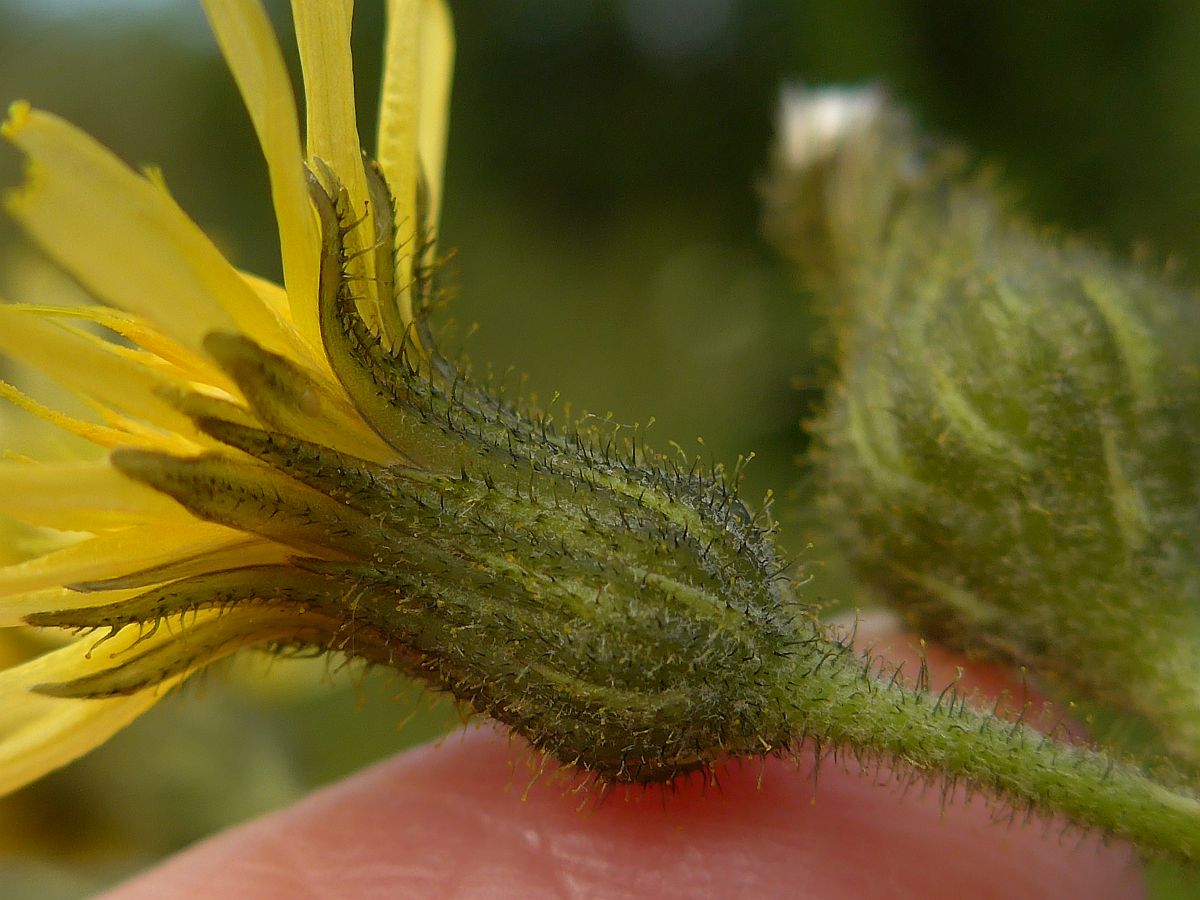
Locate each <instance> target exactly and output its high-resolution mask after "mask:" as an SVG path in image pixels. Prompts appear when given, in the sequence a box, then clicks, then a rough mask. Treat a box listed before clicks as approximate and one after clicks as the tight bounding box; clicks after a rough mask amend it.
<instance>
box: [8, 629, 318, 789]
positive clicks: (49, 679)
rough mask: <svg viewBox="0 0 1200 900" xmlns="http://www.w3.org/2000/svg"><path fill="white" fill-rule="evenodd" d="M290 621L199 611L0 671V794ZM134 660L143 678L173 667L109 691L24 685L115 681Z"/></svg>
mask: <svg viewBox="0 0 1200 900" xmlns="http://www.w3.org/2000/svg"><path fill="white" fill-rule="evenodd" d="M295 623H296V614H295V613H294V612H293V611H282V612H281V611H261V610H256V609H235V610H229V611H226V612H221V611H215V610H214V611H208V612H201V613H197V614H195V615H189V616H188V617H187V618H186V620H183V621H180V620H176V621H174V622H172V623H171V624H170V627H162V628H159V629H157V630H155V631H154V632H153V633H149V634H148V633H146V632H145V631H144V630H143V629H142V628H141V627H139V626H130V627H128V628H125V629H123V630H122V631H121V632H120V633H119V634H116V635H114V636H112V637H111V638H106V639H98V638H95V637H86V638H82V639H80V640H77V641H74V642H73V643H70V644H68V645H67V646H65V647H62V648H60V649H58V650H53V651H51V652H49V653H46V654H43V655H42V656H39V657H37V658H36V659H33V660H31V661H29V662H27V663H23V664H21V665H18V666H14V667H12V668H9V669H6V670H4V671H2V672H0V794H5V793H8V792H11V791H14V790H16V789H17V788H20V787H22V786H23V785H26V784H28V783H29V782H31V781H34V780H36V779H37V778H40V777H41V776H43V775H45V774H46V773H48V772H51V771H53V770H55V769H57V768H60V767H61V766H64V765H66V764H67V763H69V762H72V761H73V760H75V759H77V758H79V757H80V756H82V755H83V754H85V753H87V752H88V751H89V750H93V749H95V748H96V747H98V746H99V745H100V744H102V743H104V742H105V741H106V740H108V739H109V738H110V737H112V735H113V734H115V733H116V732H117V731H119V730H120V729H122V728H124V727H125V726H126V725H128V724H129V723H130V722H132V721H133V720H134V719H135V718H137V716H139V715H141V714H142V713H143V712H145V711H146V710H147V709H149V708H150V707H151V706H153V705H154V704H155V703H156V702H158V700H159V699H160V698H161V697H163V696H164V695H166V694H167V693H168V692H169V691H170V690H171V689H172V688H174V687H175V686H176V685H178V684H179V683H180V682H181V681H182V680H183V679H184V678H186V677H187V676H188V675H190V674H192V673H193V672H195V671H196V670H198V669H200V668H203V667H204V666H207V665H209V664H210V663H212V662H215V661H216V660H218V659H221V658H222V657H224V656H228V655H229V654H230V653H233V652H235V651H237V650H239V649H241V648H242V647H245V646H249V645H253V644H256V643H262V642H266V641H271V640H286V639H288V638H289V637H290V636H291V635H292V634H293V633H294V632H296V631H297V627H296V624H295ZM168 666H169V667H170V669H168V668H167V667H168ZM139 667H140V669H141V670H143V671H144V672H145V673H146V675H147V676H148V677H154V676H155V675H157V674H159V673H161V672H163V671H172V672H173V674H172V675H171V677H169V678H167V679H166V680H165V681H162V682H160V683H158V684H155V685H153V686H152V687H147V688H145V689H141V690H137V691H136V692H134V693H129V694H127V695H122V696H114V697H102V698H87V699H75V698H73V697H62V696H48V695H46V694H43V693H38V692H34V691H32V690H31V689H32V688H35V687H41V686H48V687H51V688H52V687H53V686H55V685H67V686H69V685H70V684H71V683H72V682H78V681H80V680H81V679H89V678H91V679H103V678H104V673H106V672H116V673H120V674H118V675H117V678H116V681H117V682H120V681H122V680H131V681H132V680H134V679H135V676H136V674H137V670H138V668H139ZM130 670H133V671H132V672H131V673H130V674H128V675H126V674H125V673H126V672H130ZM110 677H111V676H110ZM99 683H100V684H104V683H105V682H104V681H103V680H101V681H100V682H99Z"/></svg>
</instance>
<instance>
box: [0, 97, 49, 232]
mask: <svg viewBox="0 0 1200 900" xmlns="http://www.w3.org/2000/svg"><path fill="white" fill-rule="evenodd" d="M12 122H13V120H12V119H11V118H10V119H9V120H8V121H7V122H5V123H4V124H3V125H2V126H0V131H3V134H4V136H5V137H11V135H10V133H9V131H8V127H9V125H11V124H12ZM41 180H42V168H41V166H39V165H38V164H37V163H35V162H32V161H30V162H28V163H27V164H26V166H25V180H24V182H23V183H21V184H20V185H18V186H17V187H14V188H11V189H9V190H7V191H5V192H4V210H5V212H7V213H8V214H9V215H10V216H12V217H13V218H14V219H20V218H21V212H22V210H23V209H24V208H25V207H26V206H28V205H29V202H30V199H29V198H30V196H31V195H32V194H33V193H35V192H36V191H37V187H38V184H39V182H41Z"/></svg>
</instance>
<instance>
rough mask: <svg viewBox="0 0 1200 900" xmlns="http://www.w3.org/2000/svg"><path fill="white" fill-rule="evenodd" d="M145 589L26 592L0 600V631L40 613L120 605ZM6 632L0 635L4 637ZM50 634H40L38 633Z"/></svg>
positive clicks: (68, 589)
mask: <svg viewBox="0 0 1200 900" xmlns="http://www.w3.org/2000/svg"><path fill="white" fill-rule="evenodd" d="M142 590H144V588H126V589H125V590H113V591H86V592H85V591H73V590H71V589H70V588H65V587H53V588H47V589H45V590H41V591H27V592H26V593H24V594H18V595H17V596H15V597H5V598H4V599H3V600H2V601H0V628H12V627H15V626H21V625H24V624H25V617H26V616H29V615H32V614H33V613H39V612H57V611H58V610H60V609H89V608H90V607H93V606H105V605H107V604H110V603H120V602H121V601H122V600H128V599H129V598H130V597H135V596H137V595H138V594H140V593H141V592H142ZM4 633H7V632H0V634H4ZM48 633H49V632H45V631H39V632H38V634H48Z"/></svg>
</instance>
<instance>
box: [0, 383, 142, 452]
mask: <svg viewBox="0 0 1200 900" xmlns="http://www.w3.org/2000/svg"><path fill="white" fill-rule="evenodd" d="M0 398H3V399H4V400H7V401H8V402H9V403H12V404H13V405H14V406H17V407H19V408H21V409H23V410H25V411H26V412H28V413H32V414H33V415H35V416H37V417H38V418H39V419H42V420H44V421H46V422H49V423H50V424H52V425H57V426H58V427H59V428H61V429H62V430H63V431H67V432H70V433H71V434H74V435H77V436H79V437H81V438H83V439H84V440H85V441H91V442H92V443H93V444H96V445H97V446H100V447H117V446H120V445H122V444H128V443H129V441H128V440H127V436H126V434H125V433H124V432H123V431H120V430H119V429H116V428H110V427H108V426H106V425H97V424H96V423H94V422H85V421H84V420H83V419H77V418H75V417H74V416H68V415H66V414H65V413H61V412H58V411H56V410H53V409H50V408H49V407H47V406H43V405H42V404H41V403H38V402H37V401H36V400H34V399H32V398H31V397H28V396H26V395H25V394H24V393H22V392H21V391H19V390H18V389H17V388H15V387H13V386H12V385H11V384H9V383H8V382H6V381H0Z"/></svg>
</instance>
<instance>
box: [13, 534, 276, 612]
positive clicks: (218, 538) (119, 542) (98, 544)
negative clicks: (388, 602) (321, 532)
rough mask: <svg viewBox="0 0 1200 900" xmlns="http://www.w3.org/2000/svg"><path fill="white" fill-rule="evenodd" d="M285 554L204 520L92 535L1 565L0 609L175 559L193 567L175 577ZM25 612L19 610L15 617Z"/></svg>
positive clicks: (269, 560)
mask: <svg viewBox="0 0 1200 900" xmlns="http://www.w3.org/2000/svg"><path fill="white" fill-rule="evenodd" d="M289 554H292V551H287V550H286V548H282V547H278V546H276V545H274V544H270V542H269V541H265V540H263V539H260V538H254V536H247V535H245V534H242V533H241V532H236V530H234V529H232V528H224V527H223V526H216V524H210V523H208V522H199V521H196V520H182V521H179V522H172V523H169V524H168V526H164V524H163V523H162V522H155V523H152V524H144V526H133V527H131V528H124V529H121V530H119V532H110V533H107V534H100V535H97V536H95V538H90V539H88V540H83V541H80V542H78V544H73V545H71V546H68V547H64V548H62V550H56V551H54V552H52V553H46V554H44V556H40V557H36V558H34V559H28V560H25V562H23V563H16V564H13V565H7V566H2V568H0V610H4V608H6V607H7V604H8V600H7V599H2V598H11V596H18V595H22V594H25V593H28V592H32V590H42V589H46V588H54V587H60V586H62V584H79V583H83V582H92V581H104V580H109V578H118V577H121V576H126V575H130V574H132V572H140V571H149V570H156V569H161V568H162V566H166V565H173V566H174V564H175V563H180V562H181V560H182V562H184V564H185V566H186V565H191V564H194V566H196V570H194V571H192V570H190V569H181V570H180V571H182V572H184V574H182V575H180V576H178V577H185V576H186V575H191V574H199V572H200V571H209V570H210V569H212V570H216V569H220V568H222V566H226V568H233V566H235V565H257V564H269V563H275V562H283V560H284V559H286V558H287V557H288V556H289ZM172 574H175V569H174V568H173V569H172ZM28 612H29V611H26V612H23V613H20V617H24V616H25V614H28ZM20 617H17V618H20ZM5 618H6V614H0V622H4V620H5ZM7 618H8V619H10V620H11V617H7Z"/></svg>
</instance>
